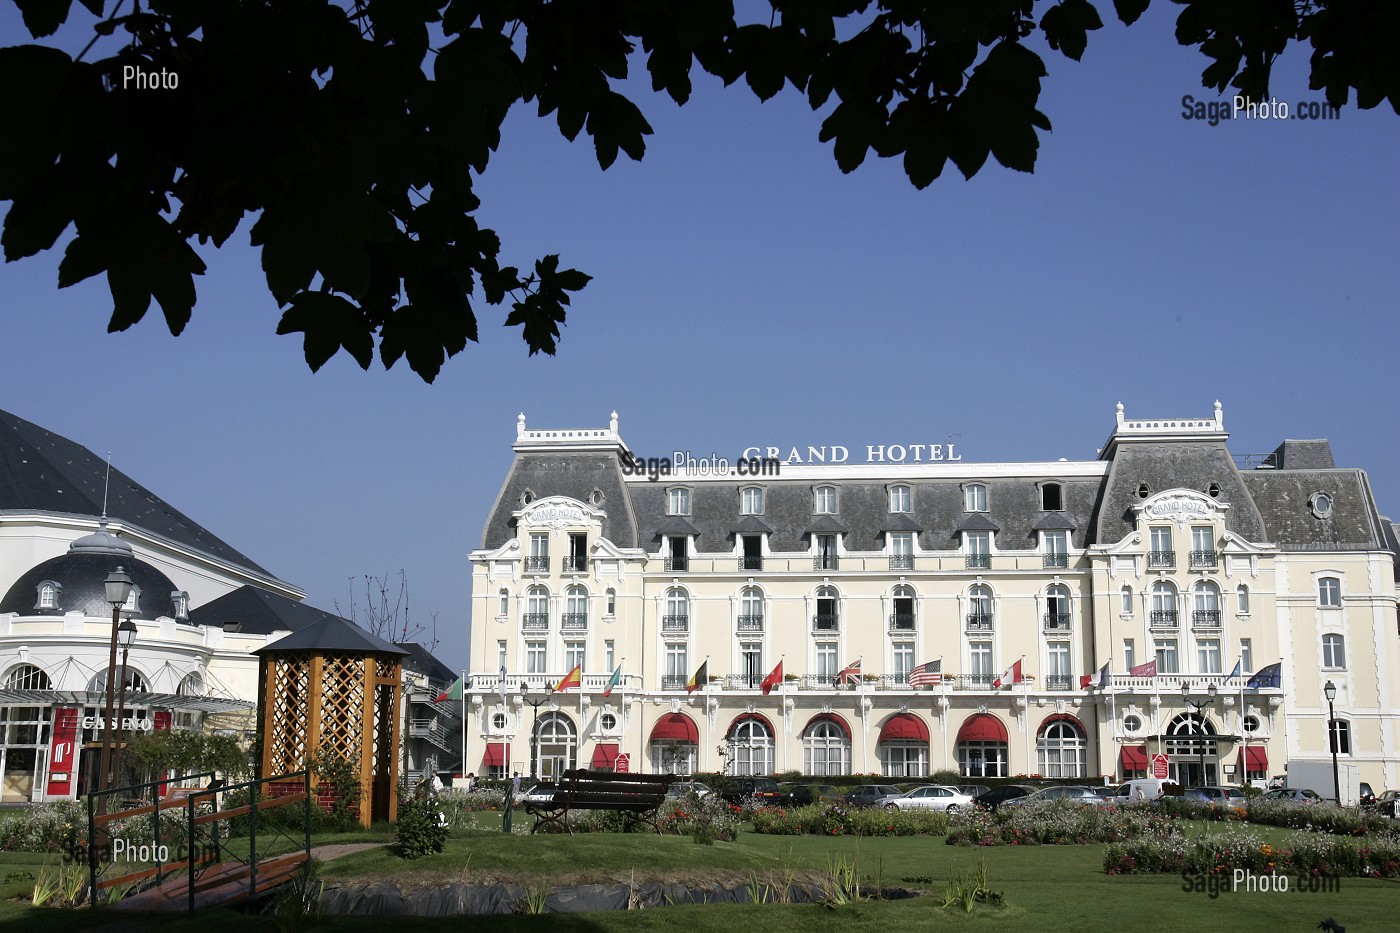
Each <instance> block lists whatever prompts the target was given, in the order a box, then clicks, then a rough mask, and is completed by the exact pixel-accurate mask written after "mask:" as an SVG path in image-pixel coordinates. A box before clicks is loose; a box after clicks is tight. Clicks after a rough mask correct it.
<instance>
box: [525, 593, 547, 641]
mask: <svg viewBox="0 0 1400 933" xmlns="http://www.w3.org/2000/svg"><path fill="white" fill-rule="evenodd" d="M522 621H523V622H524V626H523V627H524V628H525V629H527V630H529V629H535V630H544V629H547V628H549V590H547V589H545V588H544V587H543V586H539V585H538V584H537V585H535V586H532V587H530V588H529V589H528V590H526V591H525V618H524V619H523V620H522Z"/></svg>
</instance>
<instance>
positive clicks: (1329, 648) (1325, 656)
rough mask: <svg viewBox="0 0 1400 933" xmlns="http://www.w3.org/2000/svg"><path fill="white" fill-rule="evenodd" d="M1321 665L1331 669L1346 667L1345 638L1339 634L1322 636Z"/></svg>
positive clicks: (1337, 669) (1336, 669) (1343, 668)
mask: <svg viewBox="0 0 1400 933" xmlns="http://www.w3.org/2000/svg"><path fill="white" fill-rule="evenodd" d="M1322 666H1323V668H1324V669H1326V670H1332V671H1340V670H1345V669H1346V666H1347V647H1346V639H1345V638H1343V637H1342V636H1341V635H1323V636H1322Z"/></svg>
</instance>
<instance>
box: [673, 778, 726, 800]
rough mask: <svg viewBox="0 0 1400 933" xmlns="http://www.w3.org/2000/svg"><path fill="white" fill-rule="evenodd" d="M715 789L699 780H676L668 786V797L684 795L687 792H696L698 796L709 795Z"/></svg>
mask: <svg viewBox="0 0 1400 933" xmlns="http://www.w3.org/2000/svg"><path fill="white" fill-rule="evenodd" d="M712 793H714V791H712V790H710V788H709V785H707V784H701V783H700V782H699V781H676V782H675V783H674V784H672V785H671V786H670V787H668V788H666V796H667V797H684V796H685V795H686V794H694V795H695V796H697V797H708V796H709V795H710V794H712Z"/></svg>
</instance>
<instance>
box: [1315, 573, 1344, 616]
mask: <svg viewBox="0 0 1400 933" xmlns="http://www.w3.org/2000/svg"><path fill="white" fill-rule="evenodd" d="M1317 604H1318V605H1319V606H1323V607H1326V608H1328V609H1336V608H1338V607H1340V606H1341V605H1342V581H1341V580H1338V579H1337V578H1336V577H1320V578H1319V579H1318V581H1317Z"/></svg>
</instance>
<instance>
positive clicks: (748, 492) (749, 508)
mask: <svg viewBox="0 0 1400 933" xmlns="http://www.w3.org/2000/svg"><path fill="white" fill-rule="evenodd" d="M739 497H740V511H741V512H743V514H745V515H762V514H763V490H762V489H757V488H750V489H745V490H744V491H743V492H742V493H740V494H739Z"/></svg>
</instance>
